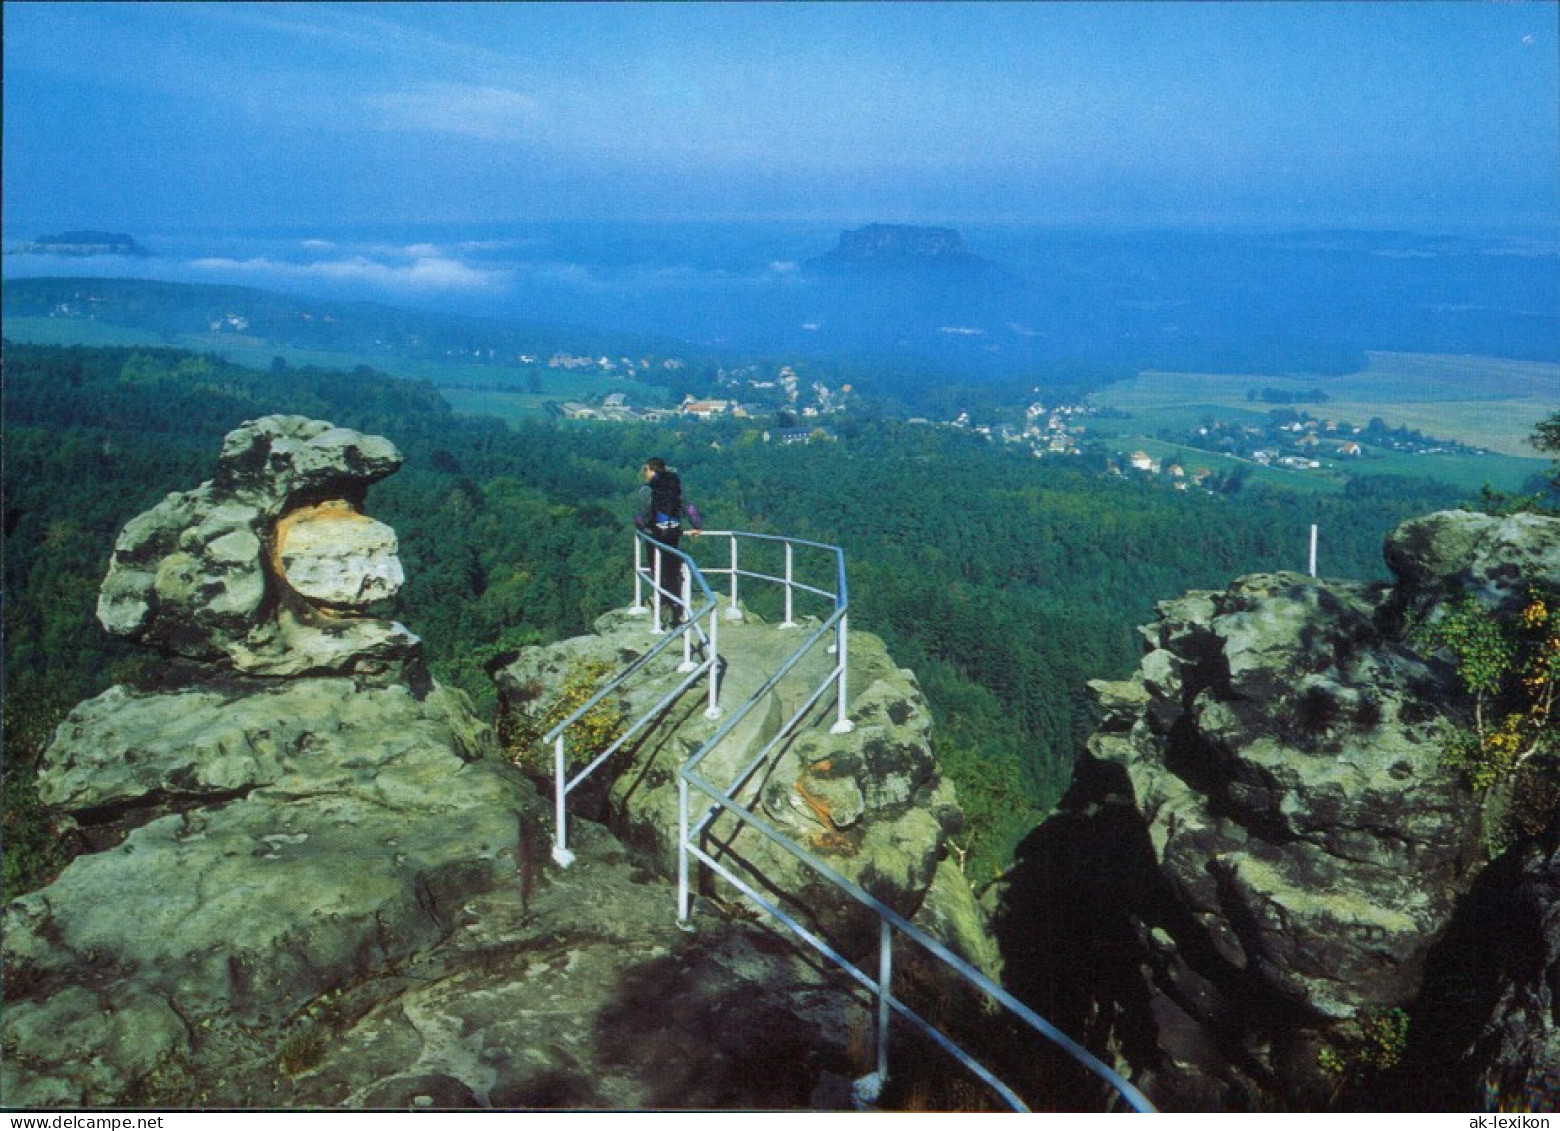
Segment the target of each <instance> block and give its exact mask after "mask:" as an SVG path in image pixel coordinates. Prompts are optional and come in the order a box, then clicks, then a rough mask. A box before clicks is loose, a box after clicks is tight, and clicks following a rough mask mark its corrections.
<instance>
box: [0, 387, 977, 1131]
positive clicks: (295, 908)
mask: <svg viewBox="0 0 1560 1131" xmlns="http://www.w3.org/2000/svg"><path fill="white" fill-rule="evenodd" d="M398 463H399V456H398V455H397V454H396V452H395V449H394V448H393V447H392V446H391V445H390V444H389V443H388V442H387V441H384V440H382V439H379V438H376V437H369V436H362V435H359V434H357V433H355V432H350V431H347V430H344V429H337V428H333V427H331V426H330V425H329V424H325V423H323V422H319V421H310V420H305V419H303V418H298V417H268V418H265V419H263V420H258V421H254V422H251V423H249V424H246V425H244V426H243V427H241V428H240V429H238V430H236V431H235V432H233V433H232V434H231V435H230V436H229V437H228V438H227V442H226V443H225V445H224V447H223V451H222V455H221V461H220V465H219V469H218V473H217V475H216V476H215V477H214V479H213V480H212V481H210V482H208V483H206V484H203V485H202V486H201V487H199V488H197V489H195V490H193V491H186V492H182V493H180V494H176V495H172V496H170V497H169V498H168V499H167V500H165V501H164V502H163V503H161V504H159V505H158V506H157V507H155V508H153V509H152V510H151V511H149V512H147V513H146V514H144V515H141V516H140V517H138V518H136V519H133V520H132V521H131V522H130V523H129V524H127V526H126V527H125V530H124V532H123V534H122V535H121V537H120V539H119V542H118V545H117V547H116V550H115V554H114V559H113V562H112V564H111V566H110V569H109V574H108V577H107V579H106V580H105V581H104V583H103V587H102V591H101V598H100V602H99V610H100V619H101V620H102V622H103V624H104V626H105V627H106V628H107V629H108V630H109V631H111V632H115V633H118V634H121V635H124V636H127V637H130V638H131V639H134V640H138V641H140V642H142V643H144V644H147V645H149V646H151V647H153V648H155V649H156V650H158V651H159V652H160V653H162V656H163V663H162V664H161V665H160V666H156V667H154V668H149V669H148V671H147V673H146V674H145V676H144V680H143V682H141V683H138V684H136V685H134V686H128V685H127V686H117V687H114V688H111V689H110V690H108V691H107V692H105V693H103V694H102V695H100V696H98V697H97V698H95V699H92V700H90V701H88V702H85V703H82V704H80V705H79V706H78V707H77V708H76V709H75V710H74V711H72V712H71V713H70V715H69V716H68V717H67V718H66V720H65V721H64V722H63V723H62V724H61V725H60V727H59V728H58V730H57V732H56V734H55V736H54V740H53V742H52V743H51V745H50V746H49V748H48V750H47V752H46V754H45V756H44V763H43V765H42V767H41V770H40V777H39V785H38V788H39V794H40V797H41V798H42V799H43V801H44V802H45V803H46V804H48V805H50V806H51V807H53V808H54V809H55V811H56V812H57V813H59V814H60V815H61V819H62V823H64V824H66V825H68V826H73V829H74V832H73V835H74V837H75V839H76V840H77V842H78V844H79V845H80V846H81V848H82V851H81V853H80V854H79V855H77V856H76V858H75V859H74V860H73V861H72V862H71V863H70V864H69V865H68V866H67V867H66V868H65V869H64V871H63V872H62V873H61V874H60V876H59V877H58V878H57V879H56V880H55V881H54V882H53V883H51V884H49V885H47V886H45V887H44V888H42V889H40V890H38V891H36V892H33V893H30V894H28V895H25V896H23V897H21V898H18V899H15V900H12V901H11V902H10V903H9V904H8V905H7V906H6V907H5V909H4V924H3V926H4V963H5V975H6V977H5V987H4V990H5V1008H4V1012H3V1014H0V1050H3V1058H0V1101H3V1103H4V1104H5V1106H6V1107H8V1108H54V1107H67V1108H82V1107H93V1106H114V1107H125V1106H130V1107H136V1106H143V1105H144V1106H149V1107H155V1108H162V1109H166V1108H170V1107H192V1108H194V1107H207V1108H212V1107H216V1108H220V1107H240V1108H268V1109H274V1108H286V1107H293V1106H306V1107H320V1106H325V1107H349V1108H402V1109H412V1110H419V1109H424V1108H429V1107H472V1108H493V1107H587V1108H646V1107H701V1108H710V1107H735V1108H752V1107H764V1108H787V1107H793V1108H806V1107H809V1106H817V1107H841V1106H845V1105H847V1104H848V1103H849V1102H850V1091H849V1081H850V1079H851V1078H852V1077H855V1076H859V1075H862V1074H864V1073H865V1072H867V1071H869V1070H870V1069H871V1068H872V1041H871V1039H870V1036H869V1034H870V1021H869V1018H870V1013H869V1011H868V1010H867V1009H866V1007H865V1005H864V1003H863V1001H862V999H861V995H860V994H859V992H858V989H857V987H855V986H854V985H853V984H851V983H850V982H848V980H847V979H845V978H844V977H843V976H842V975H839V974H838V973H837V972H835V971H833V970H832V969H830V968H828V967H826V966H822V965H819V964H817V963H816V962H813V961H809V960H808V959H807V958H806V957H804V956H803V955H802V954H801V953H800V952H799V951H798V950H796V949H795V948H794V947H793V946H791V945H790V944H789V943H788V942H786V941H784V940H781V939H780V938H778V937H777V935H776V934H775V932H774V931H773V930H772V929H771V928H769V927H767V926H765V925H764V924H763V923H761V922H758V921H755V920H753V919H750V918H738V919H730V920H728V919H727V918H725V917H724V916H722V915H719V914H707V915H701V916H700V917H699V921H698V924H697V930H696V931H695V932H691V933H690V932H687V931H684V930H682V929H679V927H678V926H677V925H676V923H675V910H676V899H675V891H674V889H672V888H671V887H669V886H668V885H667V884H666V883H665V881H664V880H663V879H662V878H661V877H658V876H656V875H655V874H653V873H652V872H651V871H650V870H648V869H647V868H646V867H644V865H643V864H642V863H641V862H640V860H638V859H636V858H635V856H633V855H631V854H630V852H628V851H627V850H625V848H624V846H623V844H622V843H620V842H619V841H617V840H616V839H614V838H613V836H612V835H611V834H610V833H608V832H607V831H605V830H604V829H603V828H602V827H601V826H599V825H596V824H593V823H591V822H589V821H585V820H578V819H577V820H576V821H575V822H574V825H573V829H574V833H573V843H574V844H575V846H576V847H577V848H578V850H579V860H578V861H577V862H576V863H575V865H574V866H573V867H572V868H570V869H569V870H568V871H566V872H564V871H560V870H559V869H557V868H555V867H553V866H552V864H551V862H550V860H549V858H548V853H547V841H548V837H549V835H550V826H551V816H550V813H549V812H548V811H547V810H546V808H545V807H544V806H543V804H542V803H541V802H540V801H539V799H538V796H537V793H536V791H535V789H534V788H533V786H532V785H531V783H530V782H529V781H528V780H527V779H526V777H525V776H524V775H523V774H522V773H521V772H520V771H519V770H518V769H516V768H515V767H514V766H513V765H512V764H511V763H510V762H509V761H508V760H506V759H504V758H502V757H500V756H499V751H498V747H497V743H496V741H495V737H494V734H493V731H492V728H491V727H489V726H488V725H487V724H485V723H483V722H482V721H481V720H479V719H478V718H477V717H476V716H475V715H474V714H473V712H472V710H471V707H470V705H469V703H468V702H467V700H466V698H465V696H464V695H463V694H461V693H459V692H454V691H450V690H447V689H444V688H441V687H440V686H439V685H438V684H437V683H436V682H434V681H433V680H432V679H431V678H430V677H429V675H428V673H427V671H426V668H425V666H424V663H423V659H422V655H421V645H420V642H419V641H418V640H417V638H416V637H415V636H413V635H412V634H411V633H410V632H408V631H407V630H406V629H405V628H403V627H401V626H400V625H396V624H393V623H390V622H387V621H385V620H383V619H380V618H379V617H378V616H376V615H375V613H376V610H377V609H378V608H379V604H378V603H379V602H380V601H382V600H383V599H385V598H387V597H389V596H391V595H392V594H393V593H394V591H395V589H396V587H397V586H399V584H400V583H401V579H402V575H401V567H400V564H399V561H398V560H397V558H396V552H395V538H394V533H393V531H390V530H389V529H388V528H387V527H385V526H383V525H382V524H380V523H377V522H375V521H374V520H373V519H371V518H369V517H367V516H366V515H365V514H364V513H363V503H364V498H365V492H366V489H367V487H368V486H369V485H370V484H371V483H372V482H374V481H375V480H377V479H378V478H380V477H382V476H384V475H387V474H389V473H390V472H391V471H393V470H394V469H395V467H396V466H397V465H398ZM614 616H615V617H616V618H617V621H618V622H623V621H624V620H625V618H623V617H622V616H621V614H614V615H613V616H609V617H608V618H606V622H607V623H612V622H613V619H614ZM632 629H633V632H632V639H631V640H630V638H629V636H628V635H623V636H620V637H618V638H615V639H607V638H602V639H597V638H591V642H590V643H589V644H587V645H582V646H581V647H582V648H583V649H584V650H585V651H586V652H591V654H597V653H599V654H600V655H602V656H604V657H605V658H607V659H608V660H610V661H612V662H614V663H618V662H621V661H622V660H623V658H624V657H625V656H628V655H631V654H632V652H633V649H634V648H641V647H643V646H644V644H645V638H644V625H643V622H641V621H635V622H633V624H632ZM624 631H625V633H626V632H627V629H626V628H625V629H624ZM592 649H594V652H592V651H591V650H592ZM560 662H561V661H560ZM545 666H546V665H542V667H545ZM862 673H863V678H865V679H866V680H867V682H868V683H869V684H871V683H874V681H877V680H879V679H881V678H884V677H888V676H892V675H893V674H894V673H893V671H892V665H890V664H888V662H887V657H886V656H885V655H883V654H882V653H881V647H880V646H879V648H878V652H877V653H876V655H875V657H874V658H872V659H869V660H864V661H863V667H862ZM538 674H539V675H541V676H544V677H545V676H548V675H549V673H547V672H543V671H541V670H540V669H538ZM552 674H556V673H552ZM741 678H742V677H739V676H736V675H735V674H733V676H732V679H733V680H734V681H735V682H740V681H741ZM544 682H545V680H544ZM905 686H906V689H910V688H911V685H910V684H906V685H905ZM544 693H545V688H539V689H538V690H537V694H544ZM906 694H908V690H907V691H906ZM874 695H877V697H878V698H877V699H874ZM874 702H876V703H877V705H876V706H873V705H872V704H873V703H874ZM863 703H864V708H863V713H862V715H861V723H862V725H861V727H860V728H859V732H860V736H859V741H860V742H861V743H862V744H863V745H862V747H861V749H860V751H859V752H858V753H856V754H851V755H850V756H849V757H850V758H854V759H856V760H857V761H859V762H860V763H861V766H862V768H861V771H860V773H858V774H856V775H855V776H853V777H852V778H851V780H852V781H854V782H856V783H858V785H857V787H856V791H855V792H854V793H853V792H852V791H851V788H850V787H848V785H847V783H846V782H845V780H844V778H843V777H839V778H838V780H836V781H835V782H834V784H832V785H831V786H830V787H828V790H827V791H826V790H824V787H822V786H820V787H819V789H820V795H822V794H823V793H824V792H827V793H828V795H829V796H831V797H839V798H841V799H844V800H842V801H841V803H840V804H839V805H838V806H837V811H838V814H839V820H840V822H841V825H842V826H843V828H842V831H841V833H840V835H842V836H853V835H856V833H854V832H853V831H852V829H853V828H856V827H858V826H860V827H865V828H876V829H878V830H879V835H880V837H881V834H882V833H883V832H885V831H887V830H891V829H900V830H903V835H899V836H897V840H899V841H902V842H905V843H893V844H885V845H884V846H882V847H881V848H875V849H874V850H873V858H874V859H879V860H881V861H883V862H884V863H883V865H882V866H883V867H884V868H885V869H888V868H889V863H888V862H890V861H891V862H892V869H893V874H894V876H895V877H896V878H895V880H894V883H892V884H888V885H886V886H885V887H884V891H885V893H886V895H885V897H886V898H892V899H893V900H895V901H896V905H902V906H904V907H905V909H906V910H914V909H915V907H916V906H917V905H919V906H920V907H921V908H922V912H923V914H931V913H932V912H933V911H935V912H936V915H937V916H938V918H937V920H936V922H937V923H938V925H939V928H940V930H941V932H942V933H943V934H944V935H946V936H947V937H953V938H965V936H966V935H968V936H969V939H968V940H967V941H968V945H969V946H970V947H971V948H978V947H979V946H980V945H982V944H985V945H989V939H988V938H987V936H986V935H985V934H984V933H983V931H980V930H975V929H974V928H972V927H971V924H972V923H973V922H974V919H973V915H974V914H975V912H974V905H973V901H972V900H970V899H969V898H968V889H967V888H963V887H961V885H960V883H958V882H955V881H957V880H960V879H961V877H957V876H956V875H955V876H952V877H950V876H948V875H945V874H943V873H942V872H938V873H937V876H936V882H935V883H934V882H933V874H934V868H936V866H937V852H936V849H937V841H938V837H939V836H940V831H939V830H940V829H941V827H942V826H941V824H939V817H938V816H929V815H919V816H917V815H914V814H911V813H910V812H909V807H910V806H911V805H913V804H920V803H926V802H929V801H933V800H935V802H936V804H938V805H939V806H943V809H940V810H937V811H936V812H937V813H939V814H940V816H941V819H942V820H944V821H946V820H951V819H952V818H953V812H952V810H951V809H950V808H949V807H951V805H952V798H951V795H950V794H948V791H947V790H946V789H942V790H940V789H939V787H938V785H937V780H938V779H937V776H936V774H935V768H934V767H933V766H932V765H931V763H930V760H929V757H928V756H927V755H926V752H925V750H924V729H925V720H924V707H923V706H920V705H919V703H918V701H917V702H916V703H915V704H914V705H913V706H912V707H911V708H908V709H909V710H910V713H911V714H912V715H917V716H918V717H916V718H910V717H908V716H904V717H898V716H901V715H902V714H903V711H902V705H901V704H898V703H897V702H895V701H894V700H893V699H892V698H891V697H885V696H882V694H881V693H872V692H871V691H870V688H869V689H868V692H867V693H865V694H864V696H863ZM702 705H703V704H702V701H701V702H700V703H698V704H696V705H693V706H688V707H687V708H686V711H687V713H689V714H692V715H693V716H694V718H695V719H697V722H696V723H694V724H692V725H691V726H688V727H684V728H679V727H676V726H670V727H667V728H664V730H663V728H658V732H661V733H659V737H658V738H657V739H656V740H655V745H657V747H658V748H659V746H660V745H665V746H667V747H668V748H671V747H685V746H686V744H687V743H688V742H696V741H697V735H698V734H701V733H706V732H707V730H708V728H709V727H710V726H711V725H712V724H711V723H710V722H709V721H708V720H705V719H704V718H703V717H702V715H701V714H700V713H699V707H702ZM679 709H682V708H679ZM879 715H881V716H883V718H879ZM762 725H763V724H761V723H757V722H756V723H755V726H760V727H761V726H762ZM895 727H898V728H900V730H899V731H898V732H896V731H894V729H893V728H895ZM701 728H703V729H701ZM916 743H920V744H921V745H920V747H918V748H917V749H916V750H914V751H912V753H911V756H910V757H908V758H906V759H905V760H903V762H902V764H901V763H894V764H892V765H890V763H889V761H885V755H884V754H883V750H882V749H880V746H882V747H883V748H884V749H887V748H888V747H892V746H895V745H896V744H909V745H910V746H914V745H915V744H916ZM885 744H886V745H885ZM649 745H650V744H647V753H648V749H649ZM845 753H846V751H845V748H843V747H842V748H841V750H840V754H841V755H842V756H843V755H845ZM846 761H847V759H846V758H845V757H842V758H841V760H840V763H839V764H840V765H842V766H843V765H845V764H846ZM890 761H891V760H890ZM640 769H641V770H642V771H643V776H642V779H641V780H639V781H637V782H636V781H635V780H632V779H630V778H629V777H627V776H624V777H620V778H618V779H617V780H615V781H614V782H613V784H612V787H611V789H610V791H608V792H607V793H606V794H604V795H603V799H602V800H603V804H606V803H607V802H610V806H609V807H612V808H615V811H617V812H618V813H620V814H634V815H635V816H634V820H631V821H627V822H625V823H624V825H623V827H624V828H625V829H627V830H628V831H629V832H630V833H632V834H633V835H634V836H635V837H637V838H638V839H639V840H641V841H642V842H644V843H648V844H655V843H662V844H664V840H658V838H664V836H665V832H664V830H661V831H659V832H657V831H653V830H652V825H653V823H654V822H657V821H663V820H664V819H665V817H666V811H665V803H666V797H667V795H666V793H665V791H664V789H662V788H660V786H661V785H663V784H664V782H662V781H661V779H660V778H658V777H657V776H656V775H658V774H661V773H663V772H664V771H662V770H661V769H660V767H659V766H658V765H652V764H650V763H649V762H645V763H642V764H641V765H640ZM793 769H794V772H795V773H797V774H798V775H800V774H802V773H803V770H802V768H801V764H800V763H797V764H795V765H794V766H793ZM815 770H816V767H815ZM787 772H791V771H787ZM819 772H821V771H819ZM831 811H833V810H831ZM847 811H849V812H850V813H851V815H852V816H851V818H850V820H847V818H846V817H845V813H846V812H847ZM885 814H886V816H885ZM636 822H637V823H636ZM674 823H675V819H674ZM819 828H820V829H822V826H821V825H820V826H819ZM887 839H889V840H895V839H896V838H895V837H889V838H887ZM894 884H899V885H900V887H897V888H896V887H894ZM928 885H930V886H931V889H932V892H931V894H927V891H926V889H927V887H928ZM890 889H892V890H890Z"/></svg>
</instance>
